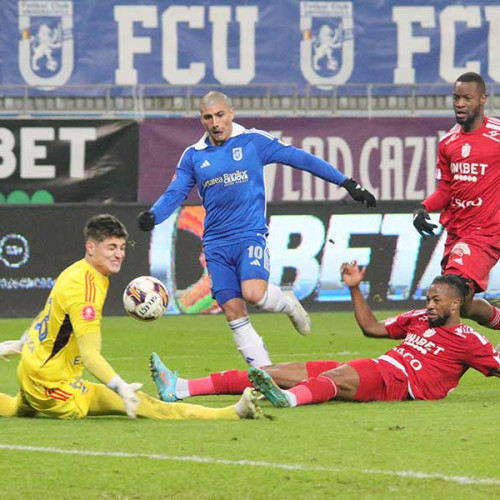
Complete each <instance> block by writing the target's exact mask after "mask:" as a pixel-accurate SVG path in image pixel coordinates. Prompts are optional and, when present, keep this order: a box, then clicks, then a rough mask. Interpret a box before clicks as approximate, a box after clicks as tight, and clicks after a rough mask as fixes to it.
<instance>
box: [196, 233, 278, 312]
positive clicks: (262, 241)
mask: <svg viewBox="0 0 500 500" xmlns="http://www.w3.org/2000/svg"><path fill="white" fill-rule="evenodd" d="M205 258H206V261H207V269H208V272H209V274H210V279H211V282H212V297H213V298H214V299H215V300H216V301H217V303H218V304H219V306H222V305H224V304H225V303H226V302H227V301H228V300H231V299H234V298H242V295H241V282H242V281H246V280H253V279H260V280H265V281H269V251H268V248H267V240H266V238H265V237H264V236H261V237H259V236H255V237H253V238H246V239H244V240H241V241H239V242H237V243H233V244H231V245H227V246H223V247H217V248H214V249H212V250H205Z"/></svg>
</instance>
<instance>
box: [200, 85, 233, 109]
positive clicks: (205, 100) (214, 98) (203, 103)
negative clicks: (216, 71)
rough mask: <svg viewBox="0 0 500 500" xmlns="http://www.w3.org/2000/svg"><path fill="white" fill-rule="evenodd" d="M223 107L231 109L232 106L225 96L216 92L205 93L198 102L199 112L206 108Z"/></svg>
mask: <svg viewBox="0 0 500 500" xmlns="http://www.w3.org/2000/svg"><path fill="white" fill-rule="evenodd" d="M214 106H217V107H221V106H222V107H225V108H227V109H231V108H232V107H233V105H232V104H231V99H229V97H228V96H227V95H226V94H223V93H222V92H218V91H217V90H211V91H210V92H207V93H206V94H205V95H204V96H203V97H202V98H201V100H200V112H203V110H205V109H208V108H213V107H214Z"/></svg>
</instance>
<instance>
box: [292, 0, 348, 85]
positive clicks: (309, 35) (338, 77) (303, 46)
mask: <svg viewBox="0 0 500 500" xmlns="http://www.w3.org/2000/svg"><path fill="white" fill-rule="evenodd" d="M300 30H301V32H302V40H301V42H300V69H301V71H302V74H303V76H304V78H305V79H306V80H307V81H308V82H309V83H310V84H311V85H318V86H328V85H339V84H342V83H346V82H347V81H348V80H349V78H350V76H351V74H352V71H353V68H354V19H353V5H352V2H318V1H316V2H308V1H304V2H301V3H300Z"/></svg>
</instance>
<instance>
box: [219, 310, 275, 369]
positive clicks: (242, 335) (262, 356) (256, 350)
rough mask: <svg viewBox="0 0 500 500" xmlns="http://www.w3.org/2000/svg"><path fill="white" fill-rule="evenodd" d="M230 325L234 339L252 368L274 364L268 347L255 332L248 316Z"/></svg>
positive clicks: (231, 322)
mask: <svg viewBox="0 0 500 500" xmlns="http://www.w3.org/2000/svg"><path fill="white" fill-rule="evenodd" d="M228 323H229V327H230V328H231V330H232V331H233V338H234V341H235V342H236V346H237V347H238V350H239V351H240V353H241V355H242V356H243V358H244V360H245V361H246V362H247V363H248V364H249V365H250V366H255V367H257V368H258V367H260V366H267V365H271V364H272V363H271V359H270V358H269V353H268V352H267V348H266V345H265V344H264V341H263V340H262V337H260V336H259V334H258V333H257V332H256V331H255V330H254V328H253V326H252V323H250V318H249V317H248V316H244V317H243V318H238V319H235V320H233V321H229V322H228Z"/></svg>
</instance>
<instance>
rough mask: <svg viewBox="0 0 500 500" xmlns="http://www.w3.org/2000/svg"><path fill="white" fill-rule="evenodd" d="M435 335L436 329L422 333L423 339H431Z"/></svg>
mask: <svg viewBox="0 0 500 500" xmlns="http://www.w3.org/2000/svg"><path fill="white" fill-rule="evenodd" d="M435 333H436V330H434V328H428V329H427V330H425V332H424V333H422V337H425V338H426V339H428V338H429V337H432V336H433V335H434V334H435Z"/></svg>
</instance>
